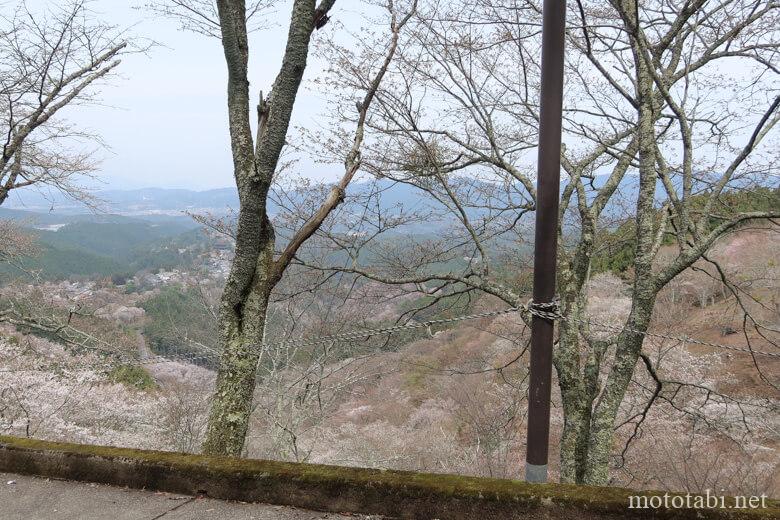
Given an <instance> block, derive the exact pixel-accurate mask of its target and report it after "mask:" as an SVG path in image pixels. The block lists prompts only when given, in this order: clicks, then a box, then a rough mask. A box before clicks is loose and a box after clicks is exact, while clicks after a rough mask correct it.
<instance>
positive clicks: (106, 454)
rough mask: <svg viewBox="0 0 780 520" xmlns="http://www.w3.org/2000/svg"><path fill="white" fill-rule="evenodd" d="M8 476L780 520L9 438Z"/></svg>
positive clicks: (1, 446) (596, 494)
mask: <svg viewBox="0 0 780 520" xmlns="http://www.w3.org/2000/svg"><path fill="white" fill-rule="evenodd" d="M0 471H4V472H10V473H17V474H25V475H39V476H44V477H53V478H62V479H69V480H80V481H86V482H98V483H104V484H113V485H118V486H128V487H132V488H139V489H151V490H157V491H167V492H173V493H183V494H192V495H196V494H204V495H207V496H209V497H211V498H218V499H226V500H240V501H244V502H266V503H271V504H278V505H290V506H295V507H300V508H305V509H312V510H319V511H332V512H353V513H367V514H379V515H386V516H389V517H396V518H410V519H434V518H436V519H439V520H445V519H474V520H492V519H526V520H537V519H550V520H553V519H565V520H579V519H582V520H591V519H593V520H595V519H602V518H640V519H641V518H665V519H678V518H699V519H721V518H734V519H736V518H747V519H751V518H780V504H778V502H770V503H769V504H768V505H769V507H768V508H766V509H758V510H742V511H736V510H721V509H711V510H710V509H700V510H690V509H688V510H686V509H663V508H662V509H647V510H636V509H634V510H631V509H628V505H629V498H628V497H629V496H630V495H635V494H637V492H635V491H631V490H626V489H621V488H594V487H587V486H571V485H559V484H544V485H540V484H526V483H524V482H519V481H513V480H499V479H487V478H476V477H462V476H456V475H438V474H426V473H412V472H404V471H382V470H371V469H360V468H346V467H339V466H323V465H315V464H293V463H285V462H275V461H262V460H247V459H234V458H227V457H207V456H201V455H186V454H181V453H169V452H158V451H144V450H132V449H125V448H112V447H105V446H87V445H79V444H66V443H57V442H46V441H37V440H31V439H20V438H16V437H4V436H0ZM642 494H659V493H652V492H648V493H642ZM0 508H2V506H1V505H0Z"/></svg>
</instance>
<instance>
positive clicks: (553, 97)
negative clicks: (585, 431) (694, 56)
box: [525, 0, 566, 482]
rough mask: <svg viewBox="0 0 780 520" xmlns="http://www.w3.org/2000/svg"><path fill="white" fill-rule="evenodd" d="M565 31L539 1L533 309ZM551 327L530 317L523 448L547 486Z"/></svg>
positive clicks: (549, 244)
mask: <svg viewBox="0 0 780 520" xmlns="http://www.w3.org/2000/svg"><path fill="white" fill-rule="evenodd" d="M565 26H566V0H544V7H543V9H542V87H541V100H540V107H539V118H540V122H539V162H538V175H537V180H536V186H537V188H536V239H535V246H534V294H533V296H534V302H535V303H547V302H551V301H552V299H553V298H554V296H555V267H556V261H557V254H558V199H559V197H560V184H561V179H560V177H561V172H560V170H561V116H562V111H563V109H562V105H563V49H564V29H565ZM553 326H554V323H553V321H552V320H549V319H546V318H540V317H538V316H534V317H533V322H532V324H531V377H530V382H529V387H528V442H527V447H526V450H527V451H526V458H525V461H526V463H525V480H526V481H527V482H547V455H548V447H549V440H550V378H551V373H552V344H553Z"/></svg>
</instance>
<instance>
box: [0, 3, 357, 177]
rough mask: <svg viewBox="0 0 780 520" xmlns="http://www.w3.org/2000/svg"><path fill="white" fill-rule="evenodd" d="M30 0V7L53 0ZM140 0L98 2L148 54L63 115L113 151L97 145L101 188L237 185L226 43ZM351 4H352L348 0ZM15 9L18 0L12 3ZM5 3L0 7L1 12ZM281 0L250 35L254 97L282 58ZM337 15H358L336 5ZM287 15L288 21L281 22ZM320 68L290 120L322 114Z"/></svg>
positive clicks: (324, 172) (306, 121)
mask: <svg viewBox="0 0 780 520" xmlns="http://www.w3.org/2000/svg"><path fill="white" fill-rule="evenodd" d="M56 3H57V2H55V1H53V0H28V5H29V6H30V7H31V8H32V9H33V10H36V9H41V8H45V7H46V6H47V5H48V6H52V5H56ZM143 3H144V2H143V0H130V1H127V2H125V1H117V0H92V1H91V2H90V8H91V9H92V10H93V11H94V12H95V13H96V16H98V17H99V18H100V19H101V20H103V21H105V22H107V23H110V24H112V25H116V26H118V27H121V28H128V30H129V33H130V34H131V35H132V36H133V37H134V38H136V39H137V41H138V42H140V43H141V44H143V42H145V41H147V40H153V41H154V42H156V43H157V45H155V46H154V47H153V48H152V49H151V50H150V51H149V52H148V53H147V54H145V55H144V54H135V55H133V54H131V55H127V56H125V57H124V58H123V59H122V64H121V65H120V68H119V74H118V76H117V77H114V78H112V79H111V80H110V82H109V83H108V84H106V85H104V86H102V87H101V89H100V96H99V98H100V100H101V104H100V105H95V106H86V107H85V106H79V107H71V108H70V109H68V110H67V111H64V112H63V115H64V116H65V117H66V118H67V119H68V120H69V121H71V122H73V123H75V124H77V125H79V126H80V127H83V128H87V129H89V130H90V131H92V132H94V133H96V134H98V135H101V136H102V137H103V139H104V140H105V142H106V144H107V145H108V149H106V150H99V151H98V152H97V153H98V157H99V158H100V159H101V160H102V161H101V171H100V173H99V177H100V179H101V180H102V183H103V184H102V185H101V186H100V188H102V189H136V188H143V187H162V188H188V189H196V190H204V189H212V188H223V187H228V186H232V185H234V183H233V174H232V160H231V156H230V141H229V136H228V130H227V107H226V94H225V92H226V77H227V72H226V68H225V61H224V56H223V54H222V47H221V45H220V42H219V40H218V39H216V38H209V37H206V36H202V35H198V34H195V33H192V32H189V31H182V30H180V29H179V24H178V23H177V22H176V21H174V20H169V19H165V18H161V17H158V16H153V15H151V14H150V13H149V12H148V11H144V10H142V9H135V8H133V6H137V5H141V4H143ZM344 4H345V5H348V4H347V3H346V2H344ZM11 5H13V2H11ZM5 8H8V7H3V3H0V9H5ZM288 11H289V5H288V3H286V2H281V3H280V4H279V5H278V6H277V7H276V8H275V13H273V14H272V15H271V16H270V17H269V19H270V21H272V22H274V23H273V24H272V27H270V28H269V29H265V30H263V31H259V32H256V33H254V34H252V35H251V40H250V82H251V88H252V90H251V95H252V97H253V98H256V97H257V95H258V91H259V90H263V91H264V92H266V93H267V92H268V91H269V90H270V87H271V84H272V83H273V80H274V77H275V75H276V72H277V71H278V68H279V65H280V63H281V57H282V53H283V50H284V47H283V45H284V41H285V36H286V31H287V26H286V22H287V20H289V18H286V17H288V16H289V12H288ZM333 15H334V16H339V15H341V16H352V15H350V13H349V11H348V8H345V7H342V10H341V13H340V12H339V9H338V7H337V8H334V12H333ZM285 18H286V19H285ZM321 71H322V64H321V63H318V62H317V60H312V61H311V63H310V66H309V68H308V69H307V73H306V76H305V78H304V85H303V86H302V91H301V95H300V97H299V100H298V102H297V104H296V107H295V111H294V114H293V124H302V125H311V124H313V123H314V122H315V120H316V118H317V116H318V115H321V114H323V113H324V110H325V106H324V103H323V100H322V99H321V97H319V96H317V94H316V92H314V91H313V90H312V89H311V88H310V87H311V82H310V80H311V79H313V78H314V77H316V75H317V74H318V73H321ZM302 168H304V169H306V170H307V171H306V172H305V174H306V175H307V176H310V177H313V178H320V179H324V178H328V177H329V176H330V173H329V172H331V171H332V169H331V168H325V167H322V166H316V165H314V164H306V163H303V164H302Z"/></svg>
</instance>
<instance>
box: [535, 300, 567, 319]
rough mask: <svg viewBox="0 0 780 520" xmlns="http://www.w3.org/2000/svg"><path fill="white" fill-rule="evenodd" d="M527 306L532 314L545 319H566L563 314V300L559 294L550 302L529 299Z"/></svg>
mask: <svg viewBox="0 0 780 520" xmlns="http://www.w3.org/2000/svg"><path fill="white" fill-rule="evenodd" d="M525 308H526V309H527V310H528V313H529V314H531V316H537V317H539V318H542V319H545V320H550V321H558V320H563V319H565V317H564V316H563V315H562V314H561V302H560V299H559V298H558V297H557V296H556V297H554V298H553V299H552V300H551V301H549V302H535V301H533V299H531V300H528V303H526V304H525Z"/></svg>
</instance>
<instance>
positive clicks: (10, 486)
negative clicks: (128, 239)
mask: <svg viewBox="0 0 780 520" xmlns="http://www.w3.org/2000/svg"><path fill="white" fill-rule="evenodd" d="M0 518H1V519H2V520H106V519H108V520H157V519H163V520H212V519H214V520H217V519H223V518H224V519H229V520H320V519H328V520H338V519H350V520H356V519H363V520H368V519H370V518H373V519H374V520H378V517H367V516H361V515H351V516H342V515H337V514H333V513H316V512H312V511H304V510H301V509H293V508H290V507H281V506H271V505H266V504H243V503H240V502H225V501H223V500H212V499H208V498H194V497H190V496H184V495H173V494H170V493H155V492H152V491H138V490H134V489H125V488H118V487H111V486H103V485H99V484H86V483H81V482H69V481H64V480H51V479H42V478H35V477H23V476H20V475H13V474H9V473H0Z"/></svg>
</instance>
